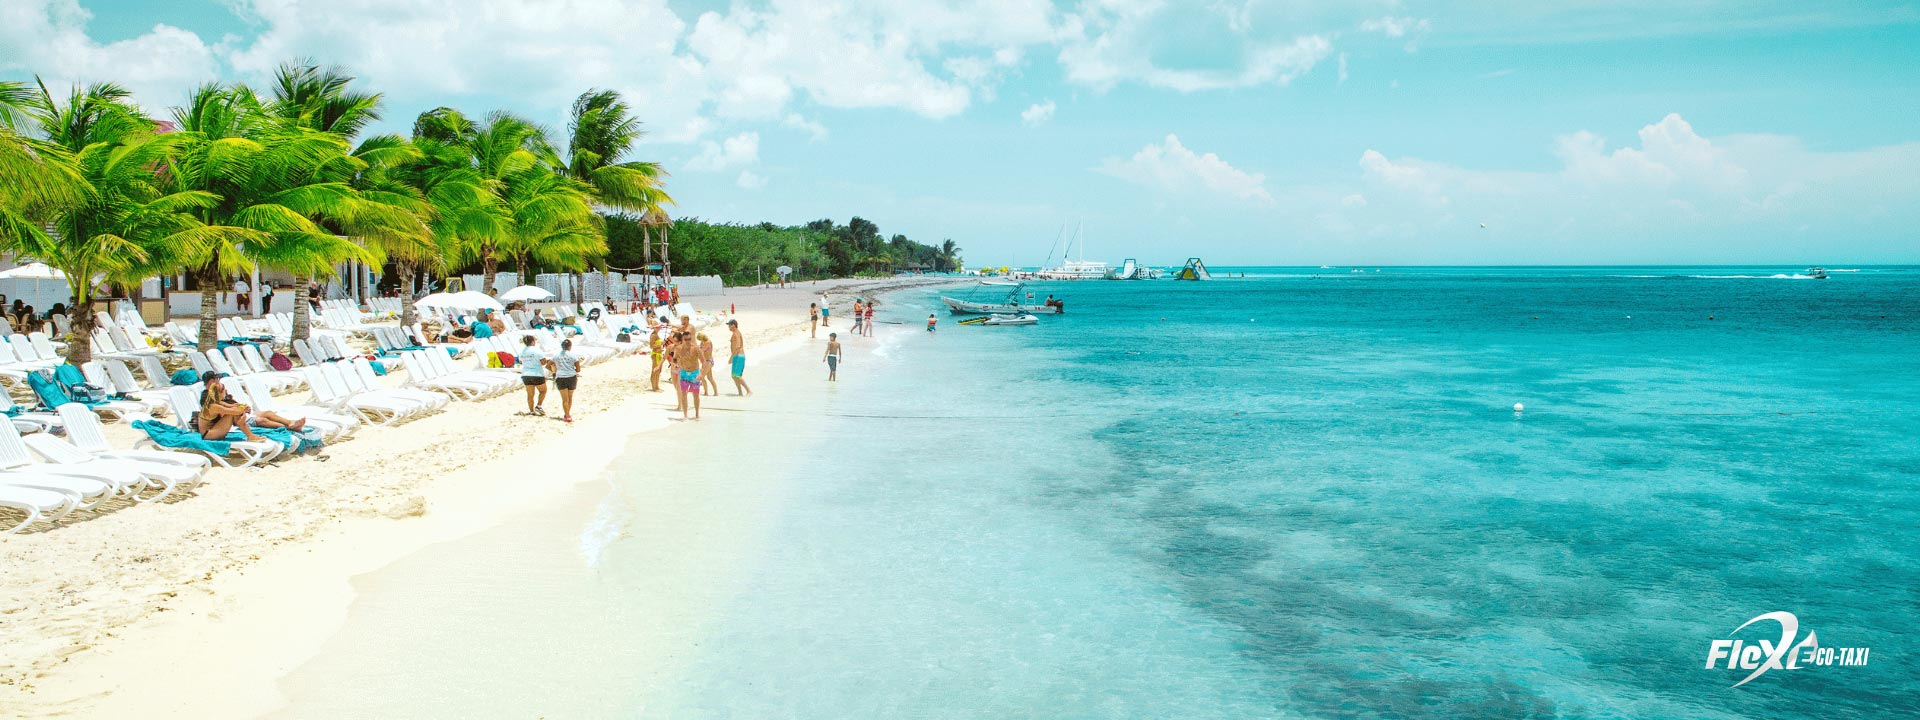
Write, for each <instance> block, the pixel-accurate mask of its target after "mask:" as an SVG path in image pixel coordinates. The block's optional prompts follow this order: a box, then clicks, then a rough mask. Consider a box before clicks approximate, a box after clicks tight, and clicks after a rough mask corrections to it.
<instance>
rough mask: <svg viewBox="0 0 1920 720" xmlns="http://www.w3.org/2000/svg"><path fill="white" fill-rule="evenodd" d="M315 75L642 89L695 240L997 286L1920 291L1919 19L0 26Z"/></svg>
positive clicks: (250, 9)
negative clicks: (1499, 282)
mask: <svg viewBox="0 0 1920 720" xmlns="http://www.w3.org/2000/svg"><path fill="white" fill-rule="evenodd" d="M295 57H310V58H313V59H316V60H318V61H321V62H326V63H340V64H343V65H346V66H348V67H349V68H351V69H352V70H353V71H355V72H356V73H357V74H359V75H360V76H361V77H362V78H364V80H365V82H366V84H367V85H368V86H369V87H371V88H373V89H376V90H380V91H382V92H385V93H386V94H387V97H388V117H389V120H390V122H389V127H388V129H393V130H404V129H405V128H406V127H407V126H408V125H409V124H410V123H411V119H412V117H413V116H414V115H415V114H417V113H419V112H420V111H422V110H425V109H429V108H431V107H435V106H438V105H452V106H455V107H459V108H462V109H465V110H468V111H470V112H484V111H487V110H491V109H496V108H501V109H509V110H512V111H514V112H517V113H520V114H523V115H526V116H528V117H531V118H534V119H536V120H538V121H542V122H546V123H549V124H551V125H552V126H554V127H555V128H556V129H558V128H559V126H560V119H561V118H562V117H563V113H564V110H565V107H566V105H567V103H568V102H569V100H570V99H571V97H572V96H573V95H576V94H578V93H579V92H580V91H582V90H584V89H586V88H587V87H591V86H599V87H612V88H615V89H618V90H620V91H622V92H623V93H625V94H626V95H627V96H628V97H629V98H630V99H631V100H632V101H633V103H634V104H635V106H636V107H637V108H639V112H640V114H641V115H642V117H643V118H644V119H645V120H646V121H647V122H648V125H649V127H650V128H651V129H652V130H653V135H652V136H651V137H650V139H649V141H648V142H647V143H646V144H645V145H643V146H642V148H641V151H640V153H639V155H640V157H643V158H645V159H654V160H659V161H662V162H664V163H666V164H667V166H668V168H669V170H670V171H672V172H673V177H672V180H671V183H670V186H669V189H670V192H672V194H673V195H674V196H675V197H676V198H677V199H678V201H679V206H678V208H677V209H676V211H675V212H676V214H677V215H698V216H701V217H705V218H709V219H719V220H738V221H745V222H757V221H761V220H770V221H774V222H780V223H798V222H804V221H806V220H809V219H814V218H819V217H833V218H835V219H838V220H840V221H843V222H844V221H845V220H846V218H847V217H848V216H851V215H854V214H859V215H863V216H865V217H867V218H869V219H871V220H874V221H875V222H877V223H879V225H880V226H881V228H882V229H883V230H885V231H888V232H903V233H906V234H908V235H910V236H912V237H914V238H916V239H920V240H927V241H938V240H940V239H943V238H952V239H954V240H955V241H956V242H958V243H959V244H960V245H961V246H962V247H963V248H966V249H967V252H966V253H965V254H966V256H967V258H968V260H969V261H971V262H973V263H976V264H979V263H990V264H994V265H999V264H1009V263H1011V264H1029V265H1030V264H1037V263H1039V262H1040V261H1041V260H1042V259H1043V257H1044V256H1045V255H1046V253H1047V249H1048V247H1049V245H1050V244H1051V243H1052V241H1053V239H1054V236H1055V234H1056V233H1057V232H1058V231H1059V229H1060V228H1061V226H1062V225H1063V224H1064V225H1069V226H1071V225H1082V226H1083V227H1084V233H1085V235H1086V237H1087V238H1088V243H1087V247H1088V252H1089V257H1090V259H1091V258H1098V259H1105V260H1109V261H1118V260H1119V259H1120V258H1122V257H1138V258H1141V259H1142V260H1144V261H1147V262H1151V263H1176V262H1178V261H1180V260H1182V259H1184V258H1185V257H1187V256H1188V255H1201V256H1205V257H1207V258H1208V259H1209V261H1210V262H1213V263H1215V264H1230V263H1274V264H1310V265H1318V264H1332V265H1343V264H1366V265H1379V264H1425V263H1468V264H1479V263H1494V264H1530V263H1710V262H1729V263H1740V262H1755V263H1789V264H1798V263H1806V264H1816V263H1817V264H1828V265H1844V264H1851V263H1874V262H1920V230H1916V228H1920V172H1915V171H1914V168H1916V167H1920V119H1917V118H1920V79H1916V78H1920V7H1917V6H1916V5H1915V4H1914V3H1909V2H1893V3H1826V4H1818V3H1804V2H1775V1H1773V0H1750V1H1747V2H1716V1H1714V0H1662V1H1659V2H1643V1H1639V0H1621V1H1615V2H1590V1H1584V0H1573V1H1568V2H1555V3H1538V2H1473V3H1465V2H1413V1H1407V2H1346V3H1315V2H1287V3H1282V2H1269V1H1265V0H1235V1H1231V2H1230V1H1226V0H1217V1H1210V0H1196V1H1193V2H1154V1H1152V0H1092V1H1089V2H1058V3H1048V2H1038V1H1032V0H979V1H976V2H965V3H962V2H948V1H944V0H918V1H915V0H813V1H802V0H755V1H754V2H738V3H733V4H725V3H704V4H701V3H681V2H667V1H665V0H562V1H557V2H544V3H534V2H520V1H514V0H463V1H461V2H454V1H452V0H205V1H201V2H195V1H193V0H175V1H172V2H136V1H133V0H0V77H26V76H30V75H32V74H34V73H39V74H41V75H43V76H46V77H47V78H49V79H50V80H53V81H55V82H73V81H91V80H101V79H112V80H117V81H120V82H122V83H124V84H127V85H129V86H131V87H133V88H134V89H135V91H136V93H137V94H138V96H139V97H140V99H141V100H142V102H143V103H145V104H147V105H149V106H152V107H153V108H155V109H160V108H164V107H166V106H168V105H171V104H173V103H175V102H177V101H178V99H179V98H180V97H182V96H183V95H184V93H185V92H186V89H187V88H189V87H191V86H193V85H195V84H197V83H200V82H204V81H206V80H210V79H216V78H219V79H238V80H253V79H258V78H259V77H261V76H262V75H263V74H264V73H265V72H266V71H267V70H268V69H270V68H271V67H272V66H273V65H274V64H276V63H278V62H281V61H283V60H286V59H290V58H295ZM1483 225H1484V227H1482V226H1483Z"/></svg>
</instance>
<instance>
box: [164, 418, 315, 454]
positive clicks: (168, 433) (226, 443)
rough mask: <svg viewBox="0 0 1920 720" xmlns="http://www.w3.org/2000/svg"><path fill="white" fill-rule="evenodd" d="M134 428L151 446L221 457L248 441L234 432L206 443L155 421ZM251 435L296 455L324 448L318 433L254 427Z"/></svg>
mask: <svg viewBox="0 0 1920 720" xmlns="http://www.w3.org/2000/svg"><path fill="white" fill-rule="evenodd" d="M133 427H134V429H136V430H139V431H141V432H144V433H146V434H147V437H149V438H153V442H154V444H156V445H159V446H160V447H164V448H177V449H178V448H184V449H188V450H201V451H205V452H209V453H213V454H215V455H220V456H223V457H224V456H226V455H227V454H229V453H232V452H233V444H234V443H237V442H241V441H243V440H246V439H247V436H246V434H245V433H242V432H240V431H238V430H234V431H232V432H229V433H227V437H226V439H224V440H208V439H206V438H203V437H200V434H199V433H196V432H194V431H192V430H187V429H185V428H182V427H179V426H177V425H169V424H167V423H163V422H160V421H158V420H135V421H133ZM253 434H255V435H259V436H260V437H263V438H266V439H268V440H272V441H274V442H277V443H280V444H281V445H284V446H287V447H291V448H293V449H294V451H295V452H303V451H305V450H307V449H308V448H317V447H320V446H321V445H322V444H323V443H322V442H321V439H320V438H321V435H320V432H319V431H318V430H301V431H300V432H298V433H296V432H293V431H291V430H288V429H286V428H263V427H260V426H258V425H255V426H254V427H253Z"/></svg>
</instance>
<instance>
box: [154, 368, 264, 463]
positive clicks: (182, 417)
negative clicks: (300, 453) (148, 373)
mask: <svg viewBox="0 0 1920 720" xmlns="http://www.w3.org/2000/svg"><path fill="white" fill-rule="evenodd" d="M167 401H168V402H167V404H168V405H169V406H171V407H172V408H173V416H174V424H175V425H176V426H178V427H181V428H185V429H187V430H188V431H194V427H193V420H194V416H195V415H197V414H199V413H198V409H199V407H200V397H199V395H198V394H197V392H196V390H195V389H194V386H191V385H175V386H173V387H172V388H170V389H168V391H167ZM143 445H150V446H153V447H156V448H158V447H160V445H159V444H158V443H155V442H154V441H153V439H152V438H141V439H140V441H139V442H136V443H134V444H133V446H134V448H136V449H138V448H140V447H141V446H143ZM229 445H230V446H231V447H232V453H230V454H238V455H239V456H240V457H239V460H240V462H239V463H238V464H236V463H234V462H233V461H232V460H233V459H232V458H230V457H229V456H227V455H215V454H213V453H210V452H206V451H198V450H197V451H194V452H198V453H200V454H202V455H205V456H207V459H208V460H211V461H213V462H214V463H216V464H218V465H220V466H221V467H251V466H254V465H258V464H260V463H263V462H266V461H268V460H272V459H274V458H275V457H278V456H279V455H280V453H281V452H282V451H284V450H286V448H285V447H283V446H281V445H280V443H277V442H274V441H272V440H262V441H260V442H254V441H252V440H240V441H233V442H230V443H229Z"/></svg>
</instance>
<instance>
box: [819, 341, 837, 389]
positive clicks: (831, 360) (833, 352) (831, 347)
mask: <svg viewBox="0 0 1920 720" xmlns="http://www.w3.org/2000/svg"><path fill="white" fill-rule="evenodd" d="M821 359H822V360H826V361H827V381H828V382H839V380H840V333H827V355H826V357H824V358H821Z"/></svg>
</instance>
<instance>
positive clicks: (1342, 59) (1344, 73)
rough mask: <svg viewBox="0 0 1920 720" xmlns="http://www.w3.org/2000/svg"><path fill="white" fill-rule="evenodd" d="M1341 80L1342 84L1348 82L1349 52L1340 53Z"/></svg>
mask: <svg viewBox="0 0 1920 720" xmlns="http://www.w3.org/2000/svg"><path fill="white" fill-rule="evenodd" d="M1340 82H1341V84H1345V83H1346V82H1347V54H1346V53H1340Z"/></svg>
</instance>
